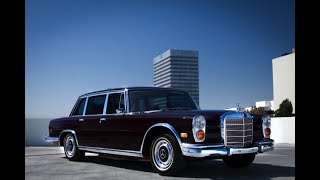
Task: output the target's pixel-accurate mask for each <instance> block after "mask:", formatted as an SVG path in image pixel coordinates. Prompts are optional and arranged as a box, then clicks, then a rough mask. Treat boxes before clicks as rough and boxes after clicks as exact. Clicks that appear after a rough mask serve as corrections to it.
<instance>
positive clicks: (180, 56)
mask: <svg viewBox="0 0 320 180" xmlns="http://www.w3.org/2000/svg"><path fill="white" fill-rule="evenodd" d="M153 80H154V86H156V87H171V88H178V89H182V90H185V91H187V92H189V94H190V95H191V96H192V98H193V99H194V101H195V102H196V103H197V104H198V105H199V61H198V51H193V50H175V49H169V50H167V51H165V52H164V53H162V54H160V55H158V56H157V57H155V58H154V60H153Z"/></svg>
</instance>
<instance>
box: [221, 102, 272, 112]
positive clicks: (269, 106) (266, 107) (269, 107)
mask: <svg viewBox="0 0 320 180" xmlns="http://www.w3.org/2000/svg"><path fill="white" fill-rule="evenodd" d="M253 107H254V106H253ZM253 107H252V106H250V107H246V108H243V107H240V106H239V107H233V108H225V110H234V111H251V109H252V108H253ZM255 107H256V108H259V107H260V108H263V109H264V110H265V111H273V110H274V103H273V101H257V102H256V105H255Z"/></svg>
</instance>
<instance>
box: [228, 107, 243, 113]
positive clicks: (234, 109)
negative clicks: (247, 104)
mask: <svg viewBox="0 0 320 180" xmlns="http://www.w3.org/2000/svg"><path fill="white" fill-rule="evenodd" d="M225 110H229V111H241V112H244V111H245V108H243V107H234V108H225Z"/></svg>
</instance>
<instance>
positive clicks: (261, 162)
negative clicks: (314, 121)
mask: <svg viewBox="0 0 320 180" xmlns="http://www.w3.org/2000/svg"><path fill="white" fill-rule="evenodd" d="M25 179H32V180H37V179H49V180H50V179H59V180H64V179H77V180H78V179H139V180H143V179H148V180H149V179H237V180H239V179H295V146H294V145H290V144H277V145H276V146H275V150H274V151H271V152H266V153H263V154H258V155H257V156H256V158H255V160H254V162H253V163H252V164H251V165H250V166H249V167H248V168H240V169H233V168H228V167H226V166H225V165H224V163H223V161H222V160H205V161H194V162H191V163H189V164H188V166H187V167H186V168H185V169H184V170H183V171H181V172H180V173H179V174H178V175H176V176H175V177H164V176H160V175H159V174H157V173H155V172H153V170H152V167H151V164H150V163H149V162H146V161H133V160H125V159H114V158H113V159H111V158H105V157H100V156H98V155H97V154H93V153H86V157H85V159H84V160H83V161H82V162H72V161H69V160H67V159H66V158H65V155H64V153H63V148H62V147H25Z"/></svg>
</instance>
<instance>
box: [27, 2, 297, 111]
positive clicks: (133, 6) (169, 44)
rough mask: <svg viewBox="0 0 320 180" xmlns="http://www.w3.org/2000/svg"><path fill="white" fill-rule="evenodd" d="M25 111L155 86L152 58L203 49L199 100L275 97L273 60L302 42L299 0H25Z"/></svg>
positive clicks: (246, 102) (66, 107)
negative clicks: (111, 90)
mask: <svg viewBox="0 0 320 180" xmlns="http://www.w3.org/2000/svg"><path fill="white" fill-rule="evenodd" d="M25 8H26V14H25V20H26V23H25V40H26V44H25V58H26V59H25V70H26V74H25V80H26V82H25V98H26V101H25V115H26V117H61V116H67V115H69V112H70V111H71V109H72V107H73V105H74V103H75V101H76V99H77V98H78V96H79V95H81V94H84V93H86V92H89V91H95V90H101V89H106V88H112V87H125V86H153V58H154V57H156V56H157V55H158V54H160V53H162V52H164V51H166V50H167V49H188V50H189V49H190V50H198V51H199V79H200V82H199V85H200V107H201V108H202V109H224V108H226V107H235V106H236V103H238V102H239V103H240V105H241V106H243V107H246V106H251V105H254V103H255V102H256V101H260V100H272V99H273V85H272V59H273V58H276V57H279V56H280V55H281V54H283V53H286V52H291V49H292V48H294V47H295V2H294V1H293V0H259V1H257V0H232V1H231V0H223V1H222V0H220V1H218V0H197V1H196V0H176V1H173V0H157V1H139V0H135V1H132V0H126V1H125V0H117V1H115V0H112V1H111V0H100V1H99V0H91V1H89V0H86V1H85V0H68V1H63V0H26V7H25Z"/></svg>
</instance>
